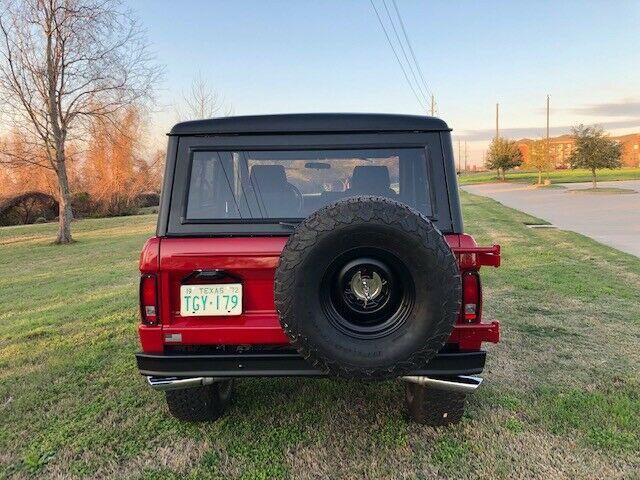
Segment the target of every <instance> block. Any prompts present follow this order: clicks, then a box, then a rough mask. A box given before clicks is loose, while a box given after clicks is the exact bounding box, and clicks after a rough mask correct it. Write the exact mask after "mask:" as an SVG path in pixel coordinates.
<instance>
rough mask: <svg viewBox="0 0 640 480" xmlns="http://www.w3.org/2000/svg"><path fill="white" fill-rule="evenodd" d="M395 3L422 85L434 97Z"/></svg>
mask: <svg viewBox="0 0 640 480" xmlns="http://www.w3.org/2000/svg"><path fill="white" fill-rule="evenodd" d="M392 2H393V8H394V9H395V11H396V15H398V20H400V28H402V33H403V34H404V38H405V40H406V42H407V46H408V47H409V52H410V53H411V57H412V58H413V61H414V63H415V65H416V67H417V69H418V74H419V75H420V78H421V79H422V83H423V85H424V88H425V89H426V90H427V92H428V93H429V94H430V95H433V93H432V92H431V89H430V88H429V84H428V83H427V81H426V80H425V79H424V75H423V74H422V68H420V63H418V59H417V58H416V54H415V52H414V51H413V47H412V46H411V42H410V41H409V35H408V34H407V29H406V28H405V27H404V22H403V21H402V15H400V9H399V8H398V4H397V3H396V0H392Z"/></svg>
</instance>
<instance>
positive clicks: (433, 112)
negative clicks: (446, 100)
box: [431, 94, 436, 117]
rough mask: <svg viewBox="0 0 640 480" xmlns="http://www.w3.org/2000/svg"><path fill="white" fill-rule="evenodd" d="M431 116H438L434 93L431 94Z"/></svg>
mask: <svg viewBox="0 0 640 480" xmlns="http://www.w3.org/2000/svg"><path fill="white" fill-rule="evenodd" d="M431 116H432V117H435V116H436V101H435V99H434V97H433V94H431Z"/></svg>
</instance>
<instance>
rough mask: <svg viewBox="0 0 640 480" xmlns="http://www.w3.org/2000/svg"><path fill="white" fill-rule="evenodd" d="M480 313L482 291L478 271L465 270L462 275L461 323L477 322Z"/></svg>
mask: <svg viewBox="0 0 640 480" xmlns="http://www.w3.org/2000/svg"><path fill="white" fill-rule="evenodd" d="M481 315H482V292H481V289H480V275H478V272H465V273H464V274H463V275H462V311H461V312H460V317H461V320H462V322H463V323H478V322H479V321H480V316H481Z"/></svg>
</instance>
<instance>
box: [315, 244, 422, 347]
mask: <svg viewBox="0 0 640 480" xmlns="http://www.w3.org/2000/svg"><path fill="white" fill-rule="evenodd" d="M392 265H393V267H391V266H392ZM414 292H415V290H414V286H413V282H412V281H411V278H410V275H408V273H407V269H406V267H405V266H404V264H402V262H400V261H399V260H398V259H397V258H396V257H394V256H392V255H391V254H389V253H387V252H385V251H382V250H378V249H371V248H367V249H354V250H351V251H349V252H347V253H345V254H343V255H341V256H339V257H338V258H336V259H335V260H334V261H333V262H332V263H331V265H330V266H329V268H328V270H327V271H326V273H325V275H324V278H323V281H322V287H321V298H322V305H323V308H324V309H325V311H326V312H327V316H328V318H329V320H330V321H331V323H333V324H334V325H335V326H336V327H337V328H338V329H339V330H341V331H342V332H344V333H346V334H348V335H350V336H353V337H357V338H378V337H381V336H384V335H389V334H390V333H392V332H393V331H395V330H396V329H397V328H399V326H400V325H402V324H403V323H404V320H405V319H406V316H407V314H408V312H409V310H410V309H411V308H412V307H411V306H412V304H413V297H414Z"/></svg>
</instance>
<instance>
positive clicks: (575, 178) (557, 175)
mask: <svg viewBox="0 0 640 480" xmlns="http://www.w3.org/2000/svg"><path fill="white" fill-rule="evenodd" d="M506 178H507V181H508V182H518V183H532V184H533V183H537V182H538V172H536V171H511V172H507V176H506ZM542 178H543V180H544V179H545V178H549V179H551V182H552V183H576V182H590V181H591V180H592V176H591V171H590V170H586V169H580V168H578V169H575V170H554V171H551V172H548V173H544V174H543V175H542ZM597 178H598V181H599V182H600V181H602V182H610V181H614V180H616V181H617V180H640V168H621V169H617V170H598V171H597ZM497 181H498V179H497V178H496V172H478V173H464V174H462V175H460V176H459V177H458V183H459V184H460V185H473V184H477V183H491V182H497Z"/></svg>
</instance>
